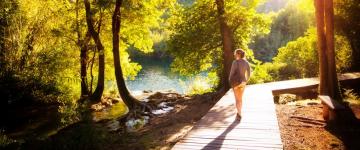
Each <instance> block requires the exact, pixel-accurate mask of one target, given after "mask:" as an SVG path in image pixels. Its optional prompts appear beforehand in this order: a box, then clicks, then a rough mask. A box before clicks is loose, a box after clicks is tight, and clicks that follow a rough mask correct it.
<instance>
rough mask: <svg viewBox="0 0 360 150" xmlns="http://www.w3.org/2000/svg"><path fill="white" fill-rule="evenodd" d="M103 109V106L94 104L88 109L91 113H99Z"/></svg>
mask: <svg viewBox="0 0 360 150" xmlns="http://www.w3.org/2000/svg"><path fill="white" fill-rule="evenodd" d="M104 108H105V106H104V105H102V104H94V105H91V107H90V109H91V110H93V111H101V110H102V109H104Z"/></svg>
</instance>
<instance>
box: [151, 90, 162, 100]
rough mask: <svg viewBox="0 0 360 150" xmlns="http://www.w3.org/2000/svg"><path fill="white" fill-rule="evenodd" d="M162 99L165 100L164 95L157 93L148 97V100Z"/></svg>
mask: <svg viewBox="0 0 360 150" xmlns="http://www.w3.org/2000/svg"><path fill="white" fill-rule="evenodd" d="M161 98H163V94H162V93H160V92H156V93H154V94H153V95H150V96H149V97H148V99H161Z"/></svg>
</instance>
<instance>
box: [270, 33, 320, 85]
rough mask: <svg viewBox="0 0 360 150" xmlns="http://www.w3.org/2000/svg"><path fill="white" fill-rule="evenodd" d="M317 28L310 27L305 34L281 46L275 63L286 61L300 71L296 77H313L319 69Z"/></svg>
mask: <svg viewBox="0 0 360 150" xmlns="http://www.w3.org/2000/svg"><path fill="white" fill-rule="evenodd" d="M315 31H316V30H315V29H314V28H312V29H310V30H309V31H308V32H307V33H306V35H305V36H303V37H300V38H298V39H296V40H295V41H291V42H289V43H288V44H287V45H286V46H285V47H282V48H279V53H278V55H277V56H276V57H274V63H286V64H287V65H288V66H289V67H290V68H296V70H297V71H298V72H297V73H296V74H295V75H296V77H298V78H299V77H300V78H303V77H313V76H316V75H317V71H318V55H317V51H316V50H317V49H316V32H315Z"/></svg>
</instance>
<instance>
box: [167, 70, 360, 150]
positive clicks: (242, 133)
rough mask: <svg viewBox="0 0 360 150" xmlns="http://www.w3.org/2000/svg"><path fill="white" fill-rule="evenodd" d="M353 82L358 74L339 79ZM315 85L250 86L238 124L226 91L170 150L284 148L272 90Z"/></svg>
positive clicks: (306, 82)
mask: <svg viewBox="0 0 360 150" xmlns="http://www.w3.org/2000/svg"><path fill="white" fill-rule="evenodd" d="M353 79H357V81H359V79H360V73H350V74H344V75H341V76H339V80H341V81H346V80H349V81H351V82H352V80H353ZM317 85H318V80H317V79H316V78H309V79H298V80H289V81H280V82H272V83H266V84H256V85H249V86H247V87H246V89H245V93H244V97H243V110H242V119H241V121H240V122H237V121H235V114H236V111H235V106H234V103H235V99H234V93H233V91H232V90H229V91H228V92H227V93H226V94H225V95H224V96H223V97H222V98H221V99H220V100H219V101H218V102H217V103H216V104H215V106H214V107H213V108H211V109H210V111H209V112H208V113H207V114H206V115H205V116H204V117H203V118H201V119H200V120H199V121H198V122H197V123H196V124H195V125H194V127H193V128H192V130H191V131H190V132H189V133H188V134H187V135H186V136H185V137H184V138H183V139H181V140H180V141H179V142H178V143H177V144H176V145H175V146H174V147H173V149H174V150H177V149H179V150H184V149H189V150H190V149H191V150H195V149H204V150H207V149H209V150H213V149H241V150H243V149H283V145H282V142H281V138H280V131H279V126H278V121H277V117H276V112H275V105H274V103H273V94H274V91H278V93H277V94H279V93H282V92H285V93H286V92H289V91H290V92H291V91H293V90H296V89H297V90H298V88H299V89H304V88H305V89H306V88H314V87H316V86H317ZM289 89H290V90H289ZM286 90H289V91H286Z"/></svg>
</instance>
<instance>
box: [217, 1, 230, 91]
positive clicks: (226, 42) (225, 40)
mask: <svg viewBox="0 0 360 150" xmlns="http://www.w3.org/2000/svg"><path fill="white" fill-rule="evenodd" d="M216 6H217V11H218V20H219V24H220V32H221V38H222V44H223V72H222V76H221V79H220V80H221V84H222V88H221V90H220V91H222V92H226V91H227V90H228V89H229V88H230V84H229V81H228V78H229V73H230V69H231V64H232V60H233V54H232V51H233V48H234V46H233V37H232V33H231V30H230V28H229V26H228V25H227V23H226V18H225V8H224V0H216Z"/></svg>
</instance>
